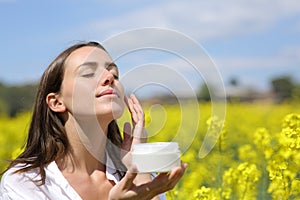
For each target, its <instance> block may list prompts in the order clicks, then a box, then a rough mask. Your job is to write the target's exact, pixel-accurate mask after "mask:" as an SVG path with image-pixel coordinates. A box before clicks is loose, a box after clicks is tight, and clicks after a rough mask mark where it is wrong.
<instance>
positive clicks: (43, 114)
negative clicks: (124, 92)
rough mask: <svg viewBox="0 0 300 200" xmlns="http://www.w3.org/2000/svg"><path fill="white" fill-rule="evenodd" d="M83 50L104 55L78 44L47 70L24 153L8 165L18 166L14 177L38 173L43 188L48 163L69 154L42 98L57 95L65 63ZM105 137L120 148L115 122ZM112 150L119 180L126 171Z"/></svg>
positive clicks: (64, 136)
mask: <svg viewBox="0 0 300 200" xmlns="http://www.w3.org/2000/svg"><path fill="white" fill-rule="evenodd" d="M85 46H93V47H97V48H100V49H102V50H104V51H106V50H105V49H104V47H103V46H102V45H100V44H99V43H97V42H87V43H78V44H75V45H73V46H71V47H69V48H68V49H66V50H65V51H63V52H62V53H60V54H59V55H58V56H57V57H56V58H55V59H54V61H53V62H52V63H51V64H50V65H49V66H48V68H47V69H46V70H45V72H44V73H43V75H42V77H41V79H40V84H39V87H38V91H37V96H36V99H35V104H34V108H33V113H32V118H31V123H30V127H29V131H28V136H27V142H26V146H25V149H24V151H23V152H22V153H21V154H20V155H19V156H18V157H17V158H16V159H15V160H13V161H11V163H10V165H9V167H8V169H9V168H11V167H13V166H16V165H17V164H22V167H21V168H20V169H18V170H17V171H16V172H15V173H19V172H26V171H29V170H31V169H38V170H39V173H40V175H41V180H40V181H41V184H44V183H45V179H46V174H45V169H44V168H45V167H46V166H47V165H48V164H49V163H51V162H52V161H55V160H59V159H63V158H64V157H65V156H66V155H67V154H68V153H69V152H70V144H69V141H68V137H67V134H66V131H65V128H64V121H63V120H62V119H61V117H60V115H59V114H58V113H56V112H54V111H52V110H51V109H50V108H49V107H48V105H47V103H46V96H47V95H48V94H49V93H52V92H53V93H59V92H60V89H61V85H62V81H63V76H64V71H65V67H64V64H65V61H66V59H67V58H68V56H69V55H70V54H71V53H72V52H74V51H75V50H76V49H79V48H82V47H85ZM107 137H108V139H109V140H110V141H111V143H112V144H114V145H116V146H117V147H120V146H121V143H122V137H121V135H120V131H119V128H118V125H117V123H116V121H115V120H113V121H112V122H111V123H110V124H109V127H108V136H107ZM108 143H109V142H108ZM114 145H110V146H114ZM113 149H114V148H108V153H109V154H112V156H111V159H112V161H113V163H114V165H115V167H116V169H122V171H123V172H122V171H119V170H116V172H117V173H118V174H119V176H120V177H123V176H124V170H125V169H126V167H125V166H124V165H123V164H122V162H121V159H120V153H118V152H116V151H115V150H113Z"/></svg>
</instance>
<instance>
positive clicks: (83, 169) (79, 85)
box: [46, 47, 187, 200]
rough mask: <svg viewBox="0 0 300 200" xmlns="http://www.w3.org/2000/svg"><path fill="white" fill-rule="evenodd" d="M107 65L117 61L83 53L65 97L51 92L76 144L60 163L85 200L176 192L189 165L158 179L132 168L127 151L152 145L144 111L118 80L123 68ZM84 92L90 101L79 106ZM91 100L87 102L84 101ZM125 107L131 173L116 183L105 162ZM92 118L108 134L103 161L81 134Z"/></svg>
mask: <svg viewBox="0 0 300 200" xmlns="http://www.w3.org/2000/svg"><path fill="white" fill-rule="evenodd" d="M107 63H110V64H112V63H113V61H112V59H111V58H110V56H109V55H108V54H107V53H106V52H105V51H103V50H101V49H98V48H95V47H83V48H80V49H77V50H76V51H74V52H73V53H72V54H71V55H70V56H69V58H68V59H67V61H66V64H65V65H66V68H65V74H64V80H63V84H62V90H61V93H60V94H54V93H50V94H48V96H47V99H46V101H47V104H48V106H49V107H50V108H51V109H52V110H53V111H54V112H59V113H61V115H62V117H63V118H64V119H65V122H66V123H65V130H66V133H67V136H68V139H69V141H70V145H71V152H70V153H69V155H68V156H67V157H65V158H64V159H62V160H57V161H56V163H57V165H58V167H59V169H60V170H61V172H62V174H63V175H64V177H65V178H66V179H67V181H68V182H69V183H70V185H71V186H72V187H73V188H74V189H75V191H76V192H77V193H78V194H79V195H80V196H81V198H82V199H88V200H96V199H97V200H99V199H110V200H113V199H115V200H116V199H139V200H140V199H145V200H148V199H159V198H158V197H157V195H158V194H160V193H163V192H166V191H168V190H171V189H172V188H173V187H174V186H175V185H176V184H177V182H178V181H179V180H180V178H181V177H182V176H183V174H184V172H185V169H186V167H187V165H186V164H183V165H182V166H180V167H176V168H174V169H173V170H172V171H171V172H170V173H162V174H159V175H158V176H157V177H156V178H154V179H153V180H152V178H151V176H150V174H138V173H137V172H136V169H135V168H134V166H130V163H129V162H128V154H127V152H129V151H130V150H131V147H132V145H133V144H136V143H143V142H146V141H147V132H146V131H145V129H144V113H143V109H142V107H141V105H140V103H139V102H138V100H137V99H136V97H135V96H134V95H131V96H130V97H129V98H128V99H127V98H126V97H125V96H124V89H123V86H122V84H121V83H120V82H119V80H118V69H117V68H116V66H114V65H112V67H107ZM113 64H114V63H113ZM94 66H96V67H94ZM75 89H76V90H75ZM78 91H79V97H82V96H84V97H86V98H80V99H79V100H80V101H78V102H79V105H77V104H76V105H75V106H74V102H75V103H76V102H77V101H76V100H77V99H75V100H74V98H75V97H76V95H78V93H75V92H78ZM107 91H109V92H107ZM103 93H105V95H102V94H103ZM85 99H87V100H86V102H82V101H85ZM124 99H125V103H124ZM125 104H126V105H127V108H128V109H129V111H130V113H131V117H132V127H131V125H130V123H126V124H125V125H124V136H125V137H124V142H123V145H122V149H124V151H123V152H121V153H122V155H123V159H122V161H123V162H124V163H125V164H126V162H127V164H128V165H127V166H128V168H129V171H128V172H127V173H126V175H125V177H124V178H123V179H122V180H121V181H120V182H118V183H114V182H113V181H111V180H108V179H107V177H106V166H105V162H104V164H103V163H102V162H100V161H99V160H105V144H106V137H105V135H107V129H108V124H109V123H110V122H111V121H112V120H113V119H115V118H118V117H120V116H121V115H122V113H123V110H124V106H125ZM86 105H88V107H87V106H86ZM90 105H92V106H90ZM89 116H96V119H97V122H98V124H97V125H99V126H100V127H101V129H100V130H101V131H100V132H101V134H103V138H101V141H100V142H99V147H103V148H100V149H99V150H98V151H97V153H98V156H99V157H100V159H96V158H95V157H94V156H93V155H91V152H90V151H88V150H87V149H86V146H84V145H83V143H82V141H81V139H80V137H79V136H78V132H80V131H82V132H83V133H84V131H86V128H85V127H88V128H90V127H93V125H90V124H89V123H90V121H91V120H90V119H92V118H90V117H89ZM78 127H79V128H78ZM81 128H82V129H81ZM90 130H92V129H90ZM90 130H89V131H90ZM99 157H98V158H99Z"/></svg>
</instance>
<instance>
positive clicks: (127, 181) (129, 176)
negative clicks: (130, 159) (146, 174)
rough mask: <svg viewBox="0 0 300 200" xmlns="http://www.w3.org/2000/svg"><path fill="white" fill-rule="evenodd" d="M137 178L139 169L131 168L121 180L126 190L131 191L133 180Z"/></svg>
mask: <svg viewBox="0 0 300 200" xmlns="http://www.w3.org/2000/svg"><path fill="white" fill-rule="evenodd" d="M136 176H137V169H136V168H135V167H131V169H130V170H128V171H127V172H126V174H125V176H124V177H123V179H122V180H121V181H122V182H123V184H124V189H130V188H131V187H132V185H133V180H134V179H135V177H136Z"/></svg>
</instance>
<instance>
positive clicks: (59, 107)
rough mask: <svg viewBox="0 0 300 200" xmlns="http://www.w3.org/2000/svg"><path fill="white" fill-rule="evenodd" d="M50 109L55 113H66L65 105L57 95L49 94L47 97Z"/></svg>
mask: <svg viewBox="0 0 300 200" xmlns="http://www.w3.org/2000/svg"><path fill="white" fill-rule="evenodd" d="M46 102H47V105H48V107H49V108H50V109H51V110H52V111H54V112H60V113H61V112H65V111H66V107H65V105H64V103H63V102H62V101H61V100H60V99H59V98H58V95H57V94H55V93H49V94H48V95H47V97H46Z"/></svg>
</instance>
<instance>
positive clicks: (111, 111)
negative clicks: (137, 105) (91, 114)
mask: <svg viewBox="0 0 300 200" xmlns="http://www.w3.org/2000/svg"><path fill="white" fill-rule="evenodd" d="M97 110H98V112H97V113H96V115H98V116H107V117H109V118H111V120H113V119H118V118H120V117H122V115H123V113H124V105H120V104H111V105H110V106H107V107H101V108H98V109H97Z"/></svg>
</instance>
